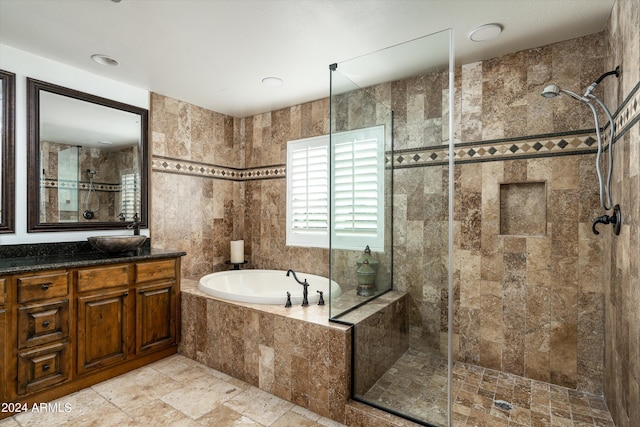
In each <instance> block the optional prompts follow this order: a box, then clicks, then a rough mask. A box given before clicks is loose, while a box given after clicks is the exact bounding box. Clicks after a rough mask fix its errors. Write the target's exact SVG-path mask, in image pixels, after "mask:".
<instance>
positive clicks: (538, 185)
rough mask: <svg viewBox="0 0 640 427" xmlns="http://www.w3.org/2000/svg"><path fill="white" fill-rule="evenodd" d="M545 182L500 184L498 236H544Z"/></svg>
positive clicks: (545, 223) (545, 224) (545, 227)
mask: <svg viewBox="0 0 640 427" xmlns="http://www.w3.org/2000/svg"><path fill="white" fill-rule="evenodd" d="M546 187H547V186H546V183H545V182H518V183H508V184H500V234H501V235H510V236H545V235H546V234H547V188H546Z"/></svg>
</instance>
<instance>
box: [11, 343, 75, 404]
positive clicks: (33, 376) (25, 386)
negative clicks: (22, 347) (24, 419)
mask: <svg viewBox="0 0 640 427" xmlns="http://www.w3.org/2000/svg"><path fill="white" fill-rule="evenodd" d="M69 365H70V358H69V343H68V342H66V341H65V342H61V343H58V344H51V345H48V346H41V347H38V348H36V349H33V350H29V351H25V352H21V353H18V394H19V395H23V394H28V393H33V392H35V391H38V390H42V389H44V388H47V387H50V386H52V385H55V384H58V383H61V382H63V381H66V380H68V379H69Z"/></svg>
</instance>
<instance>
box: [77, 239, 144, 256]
mask: <svg viewBox="0 0 640 427" xmlns="http://www.w3.org/2000/svg"><path fill="white" fill-rule="evenodd" d="M87 240H89V243H91V246H93V247H94V248H96V249H99V250H101V251H102V252H105V253H108V254H111V255H115V254H123V253H126V252H131V251H135V250H136V249H138V248H139V247H140V246H142V244H143V243H144V242H145V240H147V236H91V237H87Z"/></svg>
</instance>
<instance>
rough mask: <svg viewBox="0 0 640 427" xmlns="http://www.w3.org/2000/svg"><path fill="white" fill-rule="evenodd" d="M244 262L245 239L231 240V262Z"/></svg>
mask: <svg viewBox="0 0 640 427" xmlns="http://www.w3.org/2000/svg"><path fill="white" fill-rule="evenodd" d="M243 262H244V240H232V241H231V263H232V264H240V263H243Z"/></svg>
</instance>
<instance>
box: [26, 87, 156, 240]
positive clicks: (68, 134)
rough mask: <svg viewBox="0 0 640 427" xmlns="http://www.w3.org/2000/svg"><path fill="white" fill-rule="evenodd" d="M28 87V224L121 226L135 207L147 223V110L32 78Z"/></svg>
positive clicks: (40, 227) (33, 227)
mask: <svg viewBox="0 0 640 427" xmlns="http://www.w3.org/2000/svg"><path fill="white" fill-rule="evenodd" d="M27 91H28V104H29V110H28V115H29V117H28V120H29V129H28V140H29V152H28V159H27V165H28V177H27V179H28V193H29V194H28V197H27V210H28V220H27V229H28V231H29V232H34V231H68V230H86V229H109V228H122V227H123V226H124V224H129V223H130V222H131V221H132V220H133V216H134V214H136V213H137V214H138V216H139V218H140V225H141V227H146V226H147V218H148V212H147V206H148V191H147V188H148V186H147V184H148V176H147V175H148V167H147V165H148V143H147V138H148V129H147V127H148V117H149V112H148V111H147V110H145V109H143V108H139V107H135V106H132V105H127V104H123V103H120V102H117V101H113V100H109V99H105V98H101V97H98V96H95V95H90V94H88V93H83V92H79V91H76V90H72V89H68V88H64V87H61V86H57V85H53V84H50V83H46V82H42V81H38V80H35V79H30V78H29V79H27ZM121 213H122V214H123V215H124V218H125V221H124V223H123V222H122V221H121V220H120V217H121V216H122V215H120V214H121Z"/></svg>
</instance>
